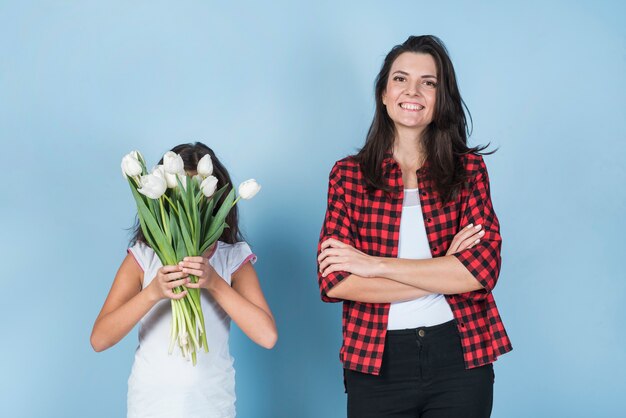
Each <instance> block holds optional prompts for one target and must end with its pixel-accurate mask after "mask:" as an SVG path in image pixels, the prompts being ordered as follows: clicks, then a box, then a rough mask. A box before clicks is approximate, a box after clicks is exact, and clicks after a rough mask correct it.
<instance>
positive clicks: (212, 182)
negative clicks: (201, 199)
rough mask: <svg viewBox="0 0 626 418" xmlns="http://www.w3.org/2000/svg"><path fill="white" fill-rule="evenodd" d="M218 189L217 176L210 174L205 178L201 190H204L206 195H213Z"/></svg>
mask: <svg viewBox="0 0 626 418" xmlns="http://www.w3.org/2000/svg"><path fill="white" fill-rule="evenodd" d="M216 189H217V177H215V176H209V177H207V178H205V179H204V180H202V183H201V184H200V190H202V193H203V194H204V195H205V196H206V197H211V196H213V193H215V190H216Z"/></svg>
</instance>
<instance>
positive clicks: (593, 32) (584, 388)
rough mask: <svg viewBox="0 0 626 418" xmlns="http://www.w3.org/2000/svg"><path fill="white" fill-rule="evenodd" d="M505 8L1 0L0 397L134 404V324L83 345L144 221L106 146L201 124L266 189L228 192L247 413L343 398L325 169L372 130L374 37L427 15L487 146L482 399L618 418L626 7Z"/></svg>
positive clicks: (116, 154) (327, 411) (80, 413)
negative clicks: (494, 259) (104, 344)
mask: <svg viewBox="0 0 626 418" xmlns="http://www.w3.org/2000/svg"><path fill="white" fill-rule="evenodd" d="M503 3H504V2H496V1H494V2H486V1H472V2H454V1H438V2H432V1H431V2H425V1H415V0H412V1H398V2H393V3H391V2H366V1H358V2H357V1H353V2H334V1H319V0H318V1H315V2H313V1H309V2H293V1H282V0H281V1H273V2H263V3H261V2H258V3H256V2H231V3H230V4H229V5H225V4H222V3H217V2H200V1H198V2H155V1H150V2H148V1H133V2H126V1H119V2H110V1H108V2H104V1H101V2H87V1H84V2H75V1H72V2H70V1H56V2H27V1H13V2H7V1H2V2H0V138H1V141H2V167H3V170H2V171H3V175H2V178H3V181H2V189H3V190H2V191H3V193H1V197H0V219H1V222H2V226H1V231H2V235H1V236H2V238H1V247H0V250H1V254H2V259H3V261H4V267H3V273H2V276H1V277H2V284H3V286H2V287H3V292H2V301H1V302H0V321H2V322H1V325H2V328H1V330H2V339H1V341H2V343H1V344H0V362H1V373H0V374H1V376H2V378H1V379H0V405H2V412H1V413H0V414H1V415H2V416H6V417H118V416H124V414H125V406H126V389H127V386H126V381H127V378H128V374H129V371H130V366H131V363H132V358H133V352H134V348H135V347H136V342H137V340H136V338H137V336H136V332H133V333H132V334H131V335H129V336H128V337H126V338H125V339H124V340H123V341H121V342H120V343H119V344H117V345H116V346H115V347H113V348H111V349H109V350H108V351H106V352H103V353H98V354H97V353H94V352H93V351H92V349H91V347H90V345H89V335H90V332H91V327H92V324H93V321H94V319H95V317H96V315H97V314H98V312H99V310H100V307H101V305H102V303H103V301H104V298H105V296H106V294H107V292H108V289H109V287H110V285H111V282H112V279H113V276H114V274H115V272H116V270H117V267H118V265H119V263H120V262H121V260H122V258H123V257H124V255H125V250H126V246H127V240H128V237H129V235H128V232H127V231H126V230H125V228H128V227H130V226H131V225H132V222H133V217H134V203H133V200H132V197H131V194H130V193H129V190H128V188H127V186H126V184H125V183H124V181H123V179H122V177H121V174H120V169H119V163H120V160H121V157H122V156H123V155H124V154H125V153H127V152H128V151H130V150H132V149H135V148H136V149H139V150H141V151H142V152H143V153H144V155H145V156H146V159H147V160H148V161H149V162H150V163H151V164H152V163H155V162H156V161H157V159H158V158H159V157H160V156H161V155H162V154H163V153H164V152H165V151H166V150H167V149H169V148H171V147H172V146H173V145H176V144H178V143H182V142H188V141H195V140H201V141H204V142H206V143H207V144H209V145H210V146H212V147H213V148H214V149H215V150H216V152H217V153H218V156H219V158H220V159H221V160H222V161H223V162H224V163H225V165H226V166H227V167H228V168H229V170H230V171H231V173H232V175H233V177H234V180H235V182H237V183H238V182H239V181H242V180H244V179H246V178H249V177H256V178H257V179H258V180H259V181H260V182H261V183H262V185H263V190H262V192H261V194H260V195H259V196H258V197H257V198H255V199H254V200H252V201H250V202H244V203H243V204H241V206H240V208H241V211H242V219H243V223H242V226H243V229H244V231H245V233H246V236H247V239H248V241H250V243H251V244H252V245H253V248H254V250H255V251H256V253H257V254H258V256H259V262H258V264H257V270H258V272H259V274H260V277H261V279H262V283H263V287H264V290H265V292H266V296H267V298H268V300H269V302H270V305H271V307H272V309H273V311H274V314H275V316H276V318H277V323H278V327H279V332H280V339H279V342H278V345H277V346H276V347H275V349H274V350H272V351H265V350H264V349H262V348H259V347H256V346H255V345H254V344H253V343H252V342H250V341H249V340H248V339H247V338H246V337H245V336H244V335H242V333H241V332H240V331H239V330H237V329H236V327H233V332H232V343H231V347H232V352H233V354H234V356H235V358H236V363H235V365H236V368H237V391H238V411H239V416H240V417H244V418H247V417H252V418H263V417H268V418H279V417H289V418H292V417H298V418H319V417H330V418H332V417H342V416H345V395H344V393H343V386H342V378H341V365H340V363H339V361H338V350H339V346H340V342H341V319H340V311H341V306H340V305H339V304H323V303H322V302H321V301H320V300H319V293H318V288H317V283H316V274H315V246H316V243H317V237H318V234H319V229H320V226H321V222H322V218H323V214H324V210H325V203H326V202H325V198H326V187H327V179H328V177H327V176H328V172H329V170H330V168H331V167H332V164H333V163H334V161H335V160H337V159H339V158H342V157H343V156H345V155H347V154H349V153H352V152H354V151H355V150H356V149H358V148H359V147H360V146H361V145H362V144H363V140H364V136H365V133H366V131H367V128H368V126H369V123H370V121H371V117H372V115H373V98H372V92H373V80H374V77H375V76H376V74H377V71H378V69H379V68H380V65H381V63H382V59H383V57H384V55H385V54H386V53H387V52H388V50H389V49H390V48H391V47H392V46H393V45H395V44H397V43H401V42H402V41H404V40H405V39H406V37H407V36H409V35H411V34H426V33H432V34H436V35H438V36H440V37H441V38H442V39H443V40H444V41H445V42H446V44H447V46H448V48H449V50H450V53H451V56H452V59H453V62H454V63H455V66H456V70H457V74H458V78H459V83H460V87H461V91H462V94H463V97H464V99H465V101H466V102H467V104H468V106H469V108H470V110H471V112H472V116H473V119H474V133H473V136H472V138H471V143H472V144H484V143H487V142H491V143H492V144H493V145H494V147H499V148H500V149H499V151H498V152H497V153H496V154H495V155H493V156H489V157H486V161H487V165H488V167H489V171H490V177H491V181H492V197H493V202H494V206H495V208H496V211H497V213H498V215H499V218H500V221H501V224H502V235H503V238H504V247H503V260H504V263H503V268H502V272H501V276H500V282H499V284H498V287H497V289H496V290H495V294H496V299H497V301H498V304H499V307H500V310H501V314H502V317H503V319H504V321H505V325H506V326H507V329H508V331H509V334H510V336H511V339H512V341H513V345H514V347H515V349H514V351H513V352H512V353H510V354H507V355H506V356H504V357H502V358H501V359H500V360H499V361H498V362H497V364H496V388H495V404H494V413H493V416H494V417H528V416H534V417H590V416H594V417H613V416H617V415H619V414H620V411H623V395H624V393H626V384H625V383H624V382H625V381H626V380H625V379H624V371H626V350H625V349H624V347H625V345H626V333H624V331H623V323H624V318H625V317H626V309H625V308H624V306H625V305H624V303H623V302H624V297H625V296H626V281H625V280H624V278H625V275H624V271H623V268H622V265H623V261H622V260H623V257H624V249H625V245H624V231H626V222H625V220H624V214H625V209H626V192H625V190H626V188H625V187H624V183H625V180H626V169H625V167H626V165H625V164H624V157H626V152H625V151H626V146H625V145H624V143H625V139H626V107H625V106H624V97H625V96H626V29H625V28H626V26H624V25H623V18H624V16H625V15H626V7H625V6H624V4H625V3H623V2H619V1H612V2H611V1H578V2H571V1H567V2H566V1H551V2H546V1H524V2H516V3H513V2H507V4H503ZM7 167H8V170H7V169H6V168H7ZM174 384H175V383H174Z"/></svg>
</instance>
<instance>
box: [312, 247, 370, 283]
mask: <svg viewBox="0 0 626 418" xmlns="http://www.w3.org/2000/svg"><path fill="white" fill-rule="evenodd" d="M321 250H322V251H321V252H320V255H319V257H317V262H318V263H319V265H320V272H321V273H322V276H324V277H326V276H328V274H330V273H332V272H335V271H347V272H349V273H352V274H356V275H357V276H362V277H376V269H377V268H378V267H379V258H378V257H374V256H371V255H367V254H365V253H364V252H362V251H359V250H357V249H356V248H354V247H352V246H351V245H348V244H345V243H343V242H341V241H338V240H336V239H333V238H329V239H327V240H326V241H324V242H323V243H322V246H321Z"/></svg>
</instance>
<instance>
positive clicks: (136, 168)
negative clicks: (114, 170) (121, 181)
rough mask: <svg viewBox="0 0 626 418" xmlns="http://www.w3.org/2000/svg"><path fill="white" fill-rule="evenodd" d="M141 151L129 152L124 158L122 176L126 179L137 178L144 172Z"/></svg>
mask: <svg viewBox="0 0 626 418" xmlns="http://www.w3.org/2000/svg"><path fill="white" fill-rule="evenodd" d="M140 158H141V156H140V154H139V151H132V152H129V153H128V154H126V155H125V156H124V158H122V174H124V177H136V176H138V175H140V174H141V173H142V171H143V169H142V168H141V162H140Z"/></svg>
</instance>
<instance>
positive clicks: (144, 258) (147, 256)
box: [127, 241, 158, 271]
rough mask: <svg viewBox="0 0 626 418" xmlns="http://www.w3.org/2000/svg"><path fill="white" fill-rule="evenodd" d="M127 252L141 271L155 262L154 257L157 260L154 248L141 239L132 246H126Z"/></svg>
mask: <svg viewBox="0 0 626 418" xmlns="http://www.w3.org/2000/svg"><path fill="white" fill-rule="evenodd" d="M127 252H128V254H130V255H132V256H133V258H134V259H135V261H137V264H139V267H141V269H142V270H143V271H146V270H148V269H149V268H150V267H151V266H152V264H153V263H154V262H155V259H156V260H158V257H157V255H156V253H155V252H154V250H153V249H152V248H151V247H150V246H149V245H148V244H146V243H144V242H141V241H137V242H135V244H134V245H133V246H131V247H130V248H128V250H127Z"/></svg>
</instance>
